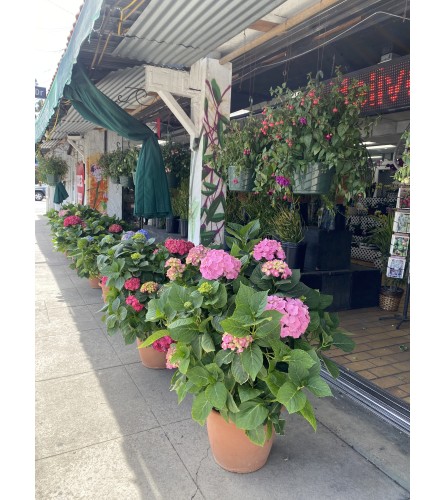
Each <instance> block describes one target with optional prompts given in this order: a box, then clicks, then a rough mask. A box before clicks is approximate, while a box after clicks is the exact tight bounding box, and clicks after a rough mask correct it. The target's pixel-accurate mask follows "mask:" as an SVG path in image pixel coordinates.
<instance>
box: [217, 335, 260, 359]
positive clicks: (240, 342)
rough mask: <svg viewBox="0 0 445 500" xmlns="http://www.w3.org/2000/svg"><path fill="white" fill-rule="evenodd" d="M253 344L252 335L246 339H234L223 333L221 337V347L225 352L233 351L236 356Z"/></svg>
mask: <svg viewBox="0 0 445 500" xmlns="http://www.w3.org/2000/svg"><path fill="white" fill-rule="evenodd" d="M252 342H253V337H252V335H247V336H246V337H234V336H233V335H231V334H230V333H224V335H223V336H222V342H221V347H222V348H223V349H224V350H225V351H226V350H227V349H230V350H231V351H235V352H236V353H237V354H240V353H242V352H243V351H244V349H246V347H249V345H250V344H251V343H252Z"/></svg>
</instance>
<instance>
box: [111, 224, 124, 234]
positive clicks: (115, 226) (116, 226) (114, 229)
mask: <svg viewBox="0 0 445 500" xmlns="http://www.w3.org/2000/svg"><path fill="white" fill-rule="evenodd" d="M108 231H110V233H121V232H122V231H123V227H122V226H121V225H120V224H111V226H110V227H109V228H108Z"/></svg>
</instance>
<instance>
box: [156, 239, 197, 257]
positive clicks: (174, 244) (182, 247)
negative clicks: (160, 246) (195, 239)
mask: <svg viewBox="0 0 445 500" xmlns="http://www.w3.org/2000/svg"><path fill="white" fill-rule="evenodd" d="M164 246H165V248H166V249H167V250H168V251H169V252H170V253H177V254H179V255H185V254H186V253H188V252H189V250H190V249H191V248H193V247H194V246H195V244H194V243H192V242H191V241H185V240H175V239H174V238H167V239H166V240H165V242H164Z"/></svg>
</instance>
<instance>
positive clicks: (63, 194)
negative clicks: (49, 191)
mask: <svg viewBox="0 0 445 500" xmlns="http://www.w3.org/2000/svg"><path fill="white" fill-rule="evenodd" d="M68 196H69V194H68V193H67V191H66V189H65V186H64V185H63V184H62V183H61V182H60V181H59V182H58V183H57V184H56V188H55V189H54V203H59V204H60V203H62V202H63V200H66V199H67V198H68Z"/></svg>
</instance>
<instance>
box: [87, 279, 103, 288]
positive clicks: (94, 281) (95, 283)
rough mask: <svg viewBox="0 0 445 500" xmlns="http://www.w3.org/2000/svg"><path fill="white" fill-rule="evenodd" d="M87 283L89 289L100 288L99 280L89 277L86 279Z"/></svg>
mask: <svg viewBox="0 0 445 500" xmlns="http://www.w3.org/2000/svg"><path fill="white" fill-rule="evenodd" d="M88 281H89V282H90V287H91V288H101V286H100V279H99V278H94V277H90V278H88Z"/></svg>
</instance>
